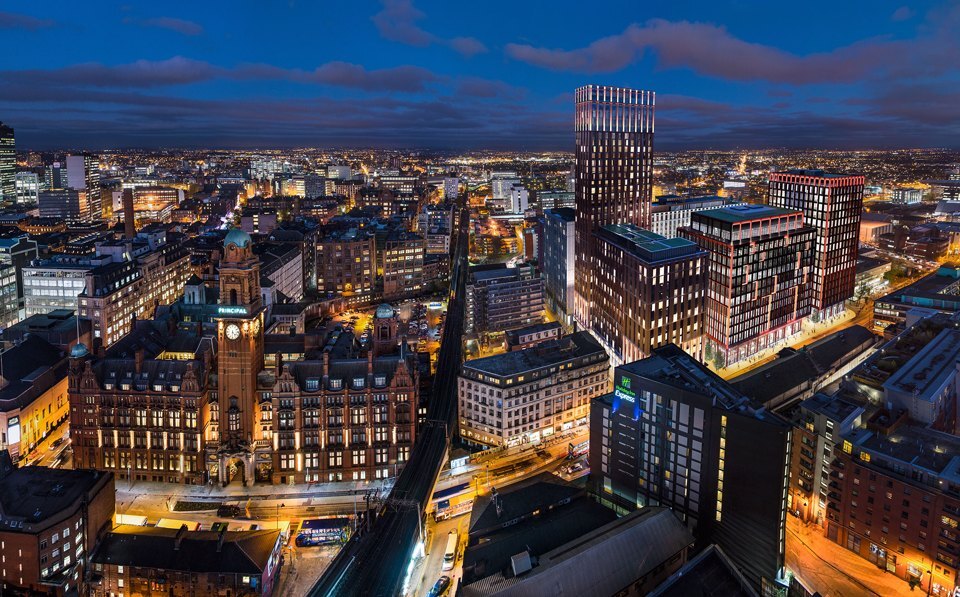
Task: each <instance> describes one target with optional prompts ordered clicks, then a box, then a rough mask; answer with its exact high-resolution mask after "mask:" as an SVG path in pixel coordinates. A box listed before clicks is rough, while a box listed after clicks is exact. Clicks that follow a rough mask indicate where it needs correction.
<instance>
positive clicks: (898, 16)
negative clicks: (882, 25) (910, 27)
mask: <svg viewBox="0 0 960 597" xmlns="http://www.w3.org/2000/svg"><path fill="white" fill-rule="evenodd" d="M914 14H915V13H914V12H913V9H912V8H910V7H909V6H901V7H900V8H898V9H897V10H895V11H893V14H892V15H890V20H891V21H907V20H909V19H912V18H913V15H914Z"/></svg>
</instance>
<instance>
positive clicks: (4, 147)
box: [0, 122, 17, 203]
mask: <svg viewBox="0 0 960 597" xmlns="http://www.w3.org/2000/svg"><path fill="white" fill-rule="evenodd" d="M16 177H17V152H16V143H15V142H14V138H13V127H10V126H7V125H5V124H3V123H2V122H0V200H3V201H9V202H11V203H12V202H14V201H16V199H17V187H16Z"/></svg>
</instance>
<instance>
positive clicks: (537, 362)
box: [463, 332, 605, 377]
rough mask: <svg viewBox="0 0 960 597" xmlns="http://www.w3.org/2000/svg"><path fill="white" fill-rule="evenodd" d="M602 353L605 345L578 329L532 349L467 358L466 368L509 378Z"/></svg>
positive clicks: (464, 365) (464, 366)
mask: <svg viewBox="0 0 960 597" xmlns="http://www.w3.org/2000/svg"><path fill="white" fill-rule="evenodd" d="M601 354H605V353H604V351H603V347H601V346H600V344H599V343H598V342H597V341H596V340H595V339H594V338H593V336H592V335H591V334H590V333H589V332H576V333H574V334H570V335H569V336H564V337H563V338H559V339H555V340H547V341H546V342H541V343H540V344H538V345H536V346H533V347H531V348H525V349H523V350H516V351H513V352H505V353H503V354H497V355H493V356H489V357H483V358H481V359H473V360H470V361H466V362H465V363H464V364H463V368H464V370H465V371H466V370H472V371H476V372H479V373H484V374H487V375H491V376H495V377H509V376H513V375H516V374H518V373H524V372H527V371H536V370H538V369H543V368H545V367H554V366H556V365H558V364H560V363H564V362H566V361H572V360H574V359H578V358H582V357H588V356H595V355H601Z"/></svg>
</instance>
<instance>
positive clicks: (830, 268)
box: [769, 170, 865, 317]
mask: <svg viewBox="0 0 960 597" xmlns="http://www.w3.org/2000/svg"><path fill="white" fill-rule="evenodd" d="M864 180H865V179H864V177H863V176H854V175H844V174H831V173H828V172H824V171H823V170H788V171H786V172H772V173H770V188H769V192H770V199H769V201H770V205H772V206H775V207H781V208H784V209H797V210H800V211H802V212H803V221H804V223H805V224H806V225H808V226H813V227H814V228H816V230H817V242H816V245H815V247H814V252H813V269H812V271H811V273H812V274H813V275H812V277H811V280H810V282H811V287H812V303H811V306H812V307H813V309H815V310H816V312H817V314H818V316H819V317H830V316H833V315H837V314H839V313H842V312H843V309H844V306H843V305H844V301H846V300H847V299H849V298H851V297H852V296H853V294H854V278H855V277H856V270H857V250H858V249H859V246H860V244H859V236H860V216H861V213H862V212H863V186H864Z"/></svg>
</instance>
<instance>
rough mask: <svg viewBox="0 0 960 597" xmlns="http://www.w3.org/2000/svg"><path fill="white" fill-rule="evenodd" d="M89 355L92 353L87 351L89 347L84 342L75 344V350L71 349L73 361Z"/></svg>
mask: <svg viewBox="0 0 960 597" xmlns="http://www.w3.org/2000/svg"><path fill="white" fill-rule="evenodd" d="M88 354H90V351H89V350H87V347H86V345H84V343H83V342H77V343H76V344H74V346H73V348H71V349H70V358H72V359H82V358H83V357H85V356H87V355H88Z"/></svg>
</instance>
